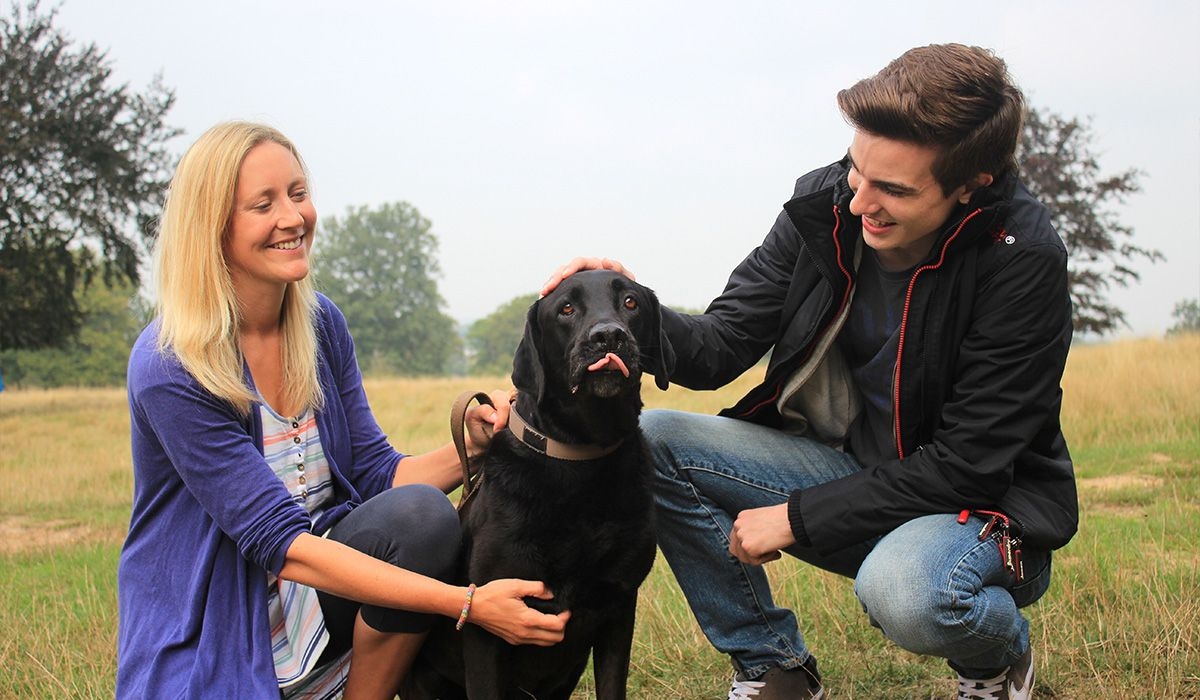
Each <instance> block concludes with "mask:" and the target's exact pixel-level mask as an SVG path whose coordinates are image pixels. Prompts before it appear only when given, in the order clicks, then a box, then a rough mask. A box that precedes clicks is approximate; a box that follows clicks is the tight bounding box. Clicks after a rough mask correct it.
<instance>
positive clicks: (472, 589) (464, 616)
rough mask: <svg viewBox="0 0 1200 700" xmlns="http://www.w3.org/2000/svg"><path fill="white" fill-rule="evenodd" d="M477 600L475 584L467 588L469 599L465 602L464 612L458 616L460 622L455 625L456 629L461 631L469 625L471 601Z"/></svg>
mask: <svg viewBox="0 0 1200 700" xmlns="http://www.w3.org/2000/svg"><path fill="white" fill-rule="evenodd" d="M474 598H475V584H473V583H472V584H471V585H469V586H467V599H466V600H464V601H463V609H462V612H461V613H459V614H458V622H456V623H454V629H455V630H456V631H461V630H462V628H463V627H465V626H466V624H467V618H468V617H470V616H471V600H472V599H474Z"/></svg>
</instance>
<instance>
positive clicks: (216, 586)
mask: <svg viewBox="0 0 1200 700" xmlns="http://www.w3.org/2000/svg"><path fill="white" fill-rule="evenodd" d="M319 301H320V308H319V310H318V313H317V344H318V352H319V367H318V374H319V378H320V383H321V388H322V390H323V391H324V394H325V408H324V409H323V410H321V411H320V412H319V413H318V414H317V425H318V427H319V429H320V434H321V445H322V447H323V448H324V450H325V455H326V457H327V458H328V460H329V466H330V469H331V470H332V472H333V478H334V483H335V489H334V492H335V493H334V499H335V501H336V503H337V504H338V505H337V506H335V507H333V508H331V509H330V510H329V512H328V513H327V515H326V516H325V518H324V519H323V520H322V521H321V522H318V523H317V524H316V528H315V529H316V530H317V531H323V530H325V529H327V528H328V527H329V526H331V525H332V524H333V523H334V522H336V521H337V520H339V519H340V518H341V517H343V516H344V515H345V514H346V513H347V512H349V511H350V510H351V509H352V508H354V507H355V506H357V505H359V504H360V503H362V502H363V501H365V500H366V499H369V498H371V497H372V496H374V495H376V494H378V493H380V492H381V491H383V490H385V489H387V488H389V487H390V486H391V484H392V478H393V476H394V474H395V470H396V464H397V462H398V460H399V459H400V457H402V455H401V454H400V453H399V452H397V451H396V450H394V449H393V448H392V447H391V445H390V444H389V443H388V441H387V436H386V435H384V433H383V431H382V430H381V429H380V428H379V424H378V423H377V422H376V421H375V417H374V416H373V415H372V413H371V409H370V407H369V406H368V405H367V397H366V394H365V393H364V391H363V387H362V375H361V374H360V373H359V369H358V363H357V362H356V360H355V357H354V342H353V340H352V339H351V337H350V332H349V330H348V328H347V327H346V320H345V317H343V316H342V313H341V311H339V310H338V308H337V307H336V306H334V304H333V302H331V301H330V300H329V299H327V298H326V297H324V296H319ZM157 332H158V324H157V322H156V323H152V324H151V325H150V326H149V327H147V328H146V330H145V331H143V332H142V334H141V337H139V338H138V340H137V342H136V343H135V344H134V346H133V350H132V352H131V354H130V358H129V375H128V391H129V413H130V422H131V426H130V427H131V432H132V444H133V472H134V493H133V514H132V517H131V519H130V523H129V536H128V537H127V538H126V540H125V545H124V548H123V549H122V551H121V561H120V566H119V567H118V570H117V596H118V601H119V605H120V622H119V624H118V641H117V689H116V696H117V697H118V698H165V697H172V698H174V697H188V698H193V697H201V696H203V697H220V698H276V699H277V698H278V697H279V688H278V686H277V685H276V682H275V667H274V663H273V661H272V657H271V630H270V629H269V625H268V622H267V590H266V572H268V571H270V572H272V573H278V572H279V570H280V569H281V568H282V567H283V562H284V554H285V553H286V552H287V549H288V547H289V546H290V545H291V543H292V541H293V540H294V539H295V538H296V537H297V536H298V535H300V533H302V532H309V530H310V527H309V521H308V516H307V514H306V513H305V511H304V509H303V508H302V507H301V506H299V505H297V504H295V503H293V502H292V497H291V495H290V494H289V493H288V491H287V489H286V488H284V486H283V483H282V482H281V481H280V480H279V479H278V478H277V477H276V476H275V474H274V473H273V472H272V471H271V469H270V467H268V466H267V463H266V460H264V459H263V456H262V451H261V447H260V446H261V444H262V424H261V422H260V421H259V414H258V411H256V410H252V411H251V412H250V415H249V416H248V417H242V416H240V415H238V413H237V412H236V411H234V410H233V408H232V407H231V406H230V405H229V404H228V403H226V402H224V401H221V400H220V399H217V398H216V397H214V396H213V395H212V394H210V393H208V392H207V391H205V390H204V389H202V388H201V387H200V385H199V384H197V383H196V381H195V380H194V379H193V378H192V376H191V375H190V374H188V373H187V371H186V370H184V369H183V367H182V366H181V365H180V364H179V361H178V360H177V359H176V358H175V357H174V355H172V354H171V353H169V352H168V353H161V352H159V351H158V350H157V349H156V347H155V342H156V336H157Z"/></svg>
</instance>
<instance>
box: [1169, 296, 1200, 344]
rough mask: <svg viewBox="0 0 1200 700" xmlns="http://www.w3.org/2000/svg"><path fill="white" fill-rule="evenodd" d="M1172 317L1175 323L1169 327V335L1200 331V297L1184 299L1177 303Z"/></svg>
mask: <svg viewBox="0 0 1200 700" xmlns="http://www.w3.org/2000/svg"><path fill="white" fill-rule="evenodd" d="M1171 318H1173V319H1175V323H1174V324H1172V325H1171V327H1170V328H1168V329H1167V335H1168V336H1173V335H1183V334H1184V333H1200V299H1184V300H1183V301H1180V302H1179V303H1177V304H1175V308H1174V309H1173V310H1172V311H1171Z"/></svg>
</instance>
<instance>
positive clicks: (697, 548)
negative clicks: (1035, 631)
mask: <svg viewBox="0 0 1200 700" xmlns="http://www.w3.org/2000/svg"><path fill="white" fill-rule="evenodd" d="M641 425H642V429H643V432H644V433H645V435H646V439H647V442H648V444H649V446H650V452H651V455H652V457H653V460H654V463H655V468H656V473H655V482H654V489H655V502H656V506H657V508H656V517H657V527H658V530H657V533H658V544H659V547H660V548H661V549H662V552H663V555H664V556H665V557H666V559H667V563H668V564H669V565H670V566H671V570H672V572H674V574H675V578H676V580H677V581H678V582H679V586H680V588H681V589H682V590H683V593H684V595H685V596H686V597H687V600H688V604H689V605H690V606H691V609H692V612H693V613H694V614H695V615H696V620H697V621H698V622H699V623H700V627H701V629H703V631H704V633H705V635H706V636H707V637H708V639H709V641H710V642H711V643H712V644H713V646H714V647H716V648H717V650H719V651H721V652H723V653H725V654H728V655H729V656H730V657H731V658H732V661H733V664H734V666H735V667H736V668H737V669H738V670H739V671H741V672H742V673H743V674H744V675H745V676H746V677H748V678H755V677H758V676H760V675H761V674H763V673H765V672H766V671H767V670H769V669H770V668H771V667H774V666H779V667H781V668H785V669H790V668H795V667H796V666H799V665H800V664H802V663H804V662H805V661H806V660H807V659H808V657H809V656H810V652H809V650H808V648H807V647H806V646H805V643H804V637H803V635H802V634H801V632H800V629H799V625H798V623H797V620H796V616H795V614H794V613H793V612H792V611H791V610H789V609H787V608H785V607H781V606H780V605H778V604H776V603H775V601H774V599H773V598H772V596H771V589H770V585H769V584H768V582H767V577H766V574H765V572H764V570H763V568H762V567H761V566H750V565H747V564H743V563H741V562H739V561H738V560H737V559H736V558H735V557H734V556H733V555H731V554H730V553H729V532H730V529H731V527H732V525H733V521H734V519H735V518H736V517H737V514H738V513H739V512H740V511H742V510H745V509H748V508H758V507H762V506H770V505H778V504H780V503H784V502H786V501H787V498H788V495H789V494H790V493H791V492H792V491H794V490H796V489H804V488H808V487H811V486H814V485H816V484H820V483H824V482H827V481H831V480H833V479H837V478H840V477H843V476H846V475H848V474H852V473H854V472H857V471H858V470H860V469H861V468H862V466H861V465H860V464H859V463H858V462H857V460H855V458H854V457H853V456H852V455H849V454H846V453H844V452H841V451H839V450H836V449H834V448H831V447H827V446H825V445H822V444H819V443H816V442H813V441H811V440H808V439H805V438H801V437H796V436H793V435H789V434H787V433H784V432H781V431H778V430H774V429H772V428H766V427H763V426H759V425H755V424H752V423H747V422H745V421H739V420H734V419H729V418H720V417H716V416H706V415H698V414H691V413H681V412H678V411H665V410H654V411H646V412H645V413H644V414H643V415H642V420H641ZM956 517H957V514H935V515H928V516H924V517H919V518H916V519H914V520H911V521H909V522H907V523H905V524H903V525H901V526H900V527H898V528H896V529H895V530H893V531H891V532H889V533H887V534H885V535H883V536H881V537H876V538H872V539H869V540H867V541H864V542H862V543H860V544H857V545H854V546H852V547H848V548H846V549H843V550H839V551H836V552H833V553H828V554H824V555H823V554H821V553H819V552H817V551H816V550H815V549H812V548H806V547H800V546H792V547H789V548H788V549H787V552H788V554H791V555H793V556H795V557H798V558H800V559H803V560H804V561H806V562H809V563H811V564H813V565H816V566H818V567H821V568H823V569H826V570H829V571H833V572H835V573H838V574H841V575H843V576H848V577H853V578H854V579H855V580H854V592H855V594H856V595H857V596H858V599H859V601H860V603H861V604H862V606H863V609H864V610H865V611H866V613H867V615H868V619H869V621H870V623H871V624H872V625H874V626H875V627H878V628H879V629H880V630H882V631H883V633H884V635H885V636H886V637H887V638H888V639H890V640H891V641H893V642H894V643H895V644H897V645H898V646H900V647H902V648H904V649H907V650H909V651H912V652H915V653H919V654H927V655H932V656H939V657H942V658H945V659H947V660H948V661H949V662H950V665H951V666H952V667H953V668H955V669H956V670H957V671H959V673H961V674H963V675H964V676H968V677H972V678H984V677H989V676H992V675H995V674H996V673H997V672H998V671H999V670H1000V669H1003V668H1004V667H1006V666H1008V665H1010V664H1011V663H1013V662H1014V661H1016V660H1017V659H1018V658H1020V656H1021V655H1022V654H1023V653H1024V652H1025V650H1026V649H1027V648H1028V647H1029V624H1028V622H1027V621H1026V620H1025V618H1024V617H1023V616H1022V615H1021V613H1020V612H1019V608H1020V607H1023V606H1025V605H1029V604H1030V603H1032V602H1034V601H1035V600H1037V599H1038V598H1040V597H1041V595H1042V594H1043V593H1045V591H1046V588H1047V587H1048V586H1049V583H1050V555H1049V553H1048V552H1037V551H1033V550H1028V549H1026V551H1024V552H1023V556H1024V561H1025V579H1024V580H1023V581H1022V582H1021V583H1020V584H1019V585H1017V584H1016V583H1015V581H1014V578H1013V576H1012V575H1011V574H1010V573H1009V572H1008V571H1007V570H1006V569H1005V568H1004V566H1003V562H1002V560H1001V558H1000V552H999V548H998V547H997V545H996V543H995V542H994V541H992V540H990V539H989V540H985V541H983V542H980V541H979V539H978V534H979V530H980V527H981V526H982V522H980V521H977V519H972V520H971V521H969V522H968V523H967V524H966V525H960V524H958V522H957V520H956ZM808 534H809V536H810V537H811V538H812V539H813V540H814V541H819V538H820V533H819V532H809V533H808Z"/></svg>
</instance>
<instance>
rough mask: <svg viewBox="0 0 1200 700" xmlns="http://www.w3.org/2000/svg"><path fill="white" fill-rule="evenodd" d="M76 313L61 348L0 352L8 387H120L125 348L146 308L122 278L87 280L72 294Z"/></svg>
mask: <svg viewBox="0 0 1200 700" xmlns="http://www.w3.org/2000/svg"><path fill="white" fill-rule="evenodd" d="M76 293H77V295H78V300H77V301H78V306H79V309H80V312H81V314H82V318H83V321H82V326H81V327H80V330H79V333H78V334H77V335H76V336H75V337H74V338H72V339H70V340H68V341H67V342H66V343H65V344H64V345H63V346H62V347H59V348H49V349H45V350H5V351H2V352H0V368H3V370H4V378H5V380H6V381H7V382H8V383H10V384H12V385H13V386H20V387H42V388H47V389H48V388H53V387H59V386H122V385H123V384H124V383H125V366H126V364H128V362H129V348H130V347H132V345H133V341H134V340H136V339H137V335H138V333H139V332H140V331H141V329H142V327H143V326H145V324H146V323H147V321H148V320H149V317H150V314H151V309H150V307H149V305H148V304H147V303H146V302H145V300H144V299H142V297H141V296H140V295H139V294H138V293H137V290H136V289H135V288H134V287H133V286H132V285H131V284H129V283H128V282H125V283H117V284H116V285H114V286H113V287H107V286H105V285H103V284H98V283H92V284H90V285H83V286H80V287H79V289H78V291H77V292H76Z"/></svg>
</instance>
